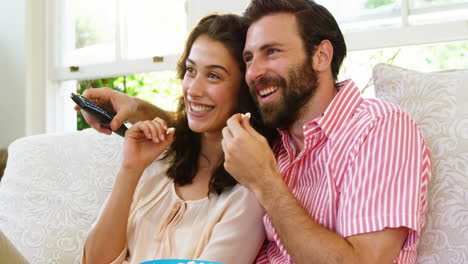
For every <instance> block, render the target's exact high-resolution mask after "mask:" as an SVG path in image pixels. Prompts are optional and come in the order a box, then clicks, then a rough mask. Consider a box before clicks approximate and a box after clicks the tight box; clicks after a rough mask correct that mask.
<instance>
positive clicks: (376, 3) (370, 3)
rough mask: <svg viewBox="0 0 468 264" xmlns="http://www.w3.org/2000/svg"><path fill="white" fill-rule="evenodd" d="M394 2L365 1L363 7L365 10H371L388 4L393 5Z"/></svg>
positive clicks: (392, 0)
mask: <svg viewBox="0 0 468 264" xmlns="http://www.w3.org/2000/svg"><path fill="white" fill-rule="evenodd" d="M394 2H395V0H367V1H366V3H365V5H364V6H365V7H366V8H369V9H371V8H377V7H381V6H385V5H388V4H393V3H394Z"/></svg>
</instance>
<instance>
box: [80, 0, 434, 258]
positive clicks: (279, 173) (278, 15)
mask: <svg viewBox="0 0 468 264" xmlns="http://www.w3.org/2000/svg"><path fill="white" fill-rule="evenodd" d="M244 15H245V17H246V20H247V21H248V23H249V24H250V26H249V29H248V33H247V41H246V45H245V50H244V60H245V62H246V64H247V73H246V81H247V83H248V84H249V87H250V90H251V94H252V96H253V98H254V100H256V101H257V103H258V107H259V109H260V111H261V113H262V118H263V119H264V122H266V123H267V124H269V125H270V126H271V127H275V128H278V131H279V133H280V138H278V140H277V142H276V143H275V144H274V145H273V150H271V149H270V147H269V145H268V144H267V142H266V140H265V139H264V138H263V137H262V136H261V135H259V134H258V133H257V132H256V131H255V130H254V129H252V127H251V126H250V125H249V122H248V118H246V117H244V116H242V115H240V114H238V115H234V116H233V117H232V118H231V119H230V120H229V121H228V124H227V127H226V128H225V129H224V130H223V136H224V139H223V150H224V152H225V159H226V161H225V168H226V169H227V170H228V171H229V172H230V173H231V175H232V176H233V177H235V178H236V179H237V180H238V181H239V182H240V183H241V184H243V185H245V186H247V187H248V188H250V189H251V190H252V191H253V192H254V193H255V195H256V197H257V199H258V200H259V201H260V203H261V204H262V205H263V207H264V208H265V210H266V215H265V217H264V224H265V229H266V232H267V237H268V239H267V241H266V242H265V245H264V247H263V248H262V250H261V252H260V253H259V256H258V259H257V263H293V262H294V263H415V262H416V248H417V245H418V242H419V235H420V231H421V229H422V227H423V225H424V220H425V217H424V215H425V212H426V208H427V184H428V181H429V177H430V167H431V164H430V158H429V152H428V149H427V146H426V144H425V142H424V140H423V139H422V137H421V136H420V133H419V131H418V129H417V127H416V125H415V124H414V122H413V121H412V120H411V119H410V118H409V117H408V116H407V115H406V114H405V113H403V112H402V111H401V110H400V109H399V108H398V107H396V106H394V105H391V104H389V103H384V102H381V101H378V100H375V99H373V100H365V99H363V98H361V96H360V93H359V90H358V88H357V87H356V86H355V84H354V83H353V82H352V81H351V80H348V81H345V82H342V83H336V78H337V75H338V72H339V68H340V66H341V63H342V60H343V58H344V57H345V55H346V46H345V43H344V40H343V36H342V34H341V31H340V29H339V27H338V25H337V24H336V22H335V19H334V18H333V16H332V15H331V14H330V13H329V12H328V11H327V10H326V9H325V8H323V7H322V6H320V5H317V4H315V3H314V2H313V1H308V0H253V1H252V2H251V4H250V5H249V7H248V8H247V10H246V12H245V14H244ZM93 93H94V95H93ZM103 94H106V96H96V92H93V91H92V92H89V93H88V95H86V94H85V96H88V97H92V98H101V99H103V102H106V103H110V104H112V107H113V108H114V109H116V111H117V116H116V117H115V118H114V120H113V122H112V124H111V127H112V128H115V129H116V128H118V127H119V125H120V124H121V123H122V122H123V121H124V120H127V119H129V120H130V121H131V122H133V121H132V120H136V119H143V114H142V113H145V115H146V118H151V117H150V116H155V115H159V116H161V115H163V114H164V113H161V112H160V111H158V110H157V109H155V108H154V107H153V106H150V105H149V104H147V103H144V102H141V101H135V99H133V98H130V97H126V96H120V95H119V96H116V95H113V93H112V92H111V91H109V90H107V92H105V93H104V92H103ZM141 109H145V110H144V111H142V110H141ZM137 113H139V114H137ZM137 115H139V116H138V117H136V116H137ZM93 126H94V127H95V128H97V129H98V130H100V131H101V132H105V133H110V131H109V130H105V129H103V128H102V127H99V126H96V124H93Z"/></svg>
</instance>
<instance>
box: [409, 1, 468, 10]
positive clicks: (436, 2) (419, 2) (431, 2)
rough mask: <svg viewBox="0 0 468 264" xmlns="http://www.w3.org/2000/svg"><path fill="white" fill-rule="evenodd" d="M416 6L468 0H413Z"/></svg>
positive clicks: (449, 3) (441, 4) (440, 4)
mask: <svg viewBox="0 0 468 264" xmlns="http://www.w3.org/2000/svg"><path fill="white" fill-rule="evenodd" d="M412 1H413V3H414V7H416V8H420V7H431V6H444V5H451V4H459V3H468V0H412Z"/></svg>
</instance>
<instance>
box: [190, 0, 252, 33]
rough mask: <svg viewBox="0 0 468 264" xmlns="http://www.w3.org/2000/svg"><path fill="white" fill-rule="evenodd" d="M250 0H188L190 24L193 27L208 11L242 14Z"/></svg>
mask: <svg viewBox="0 0 468 264" xmlns="http://www.w3.org/2000/svg"><path fill="white" fill-rule="evenodd" d="M249 2H250V0H232V1H220V0H189V1H188V3H187V4H188V9H187V12H188V26H189V28H192V27H193V26H194V25H195V24H196V23H197V22H198V20H200V19H201V18H202V17H204V16H205V15H207V14H208V13H212V12H217V13H223V12H229V13H235V14H238V15H242V13H243V12H244V9H245V8H246V7H247V5H248V3H249Z"/></svg>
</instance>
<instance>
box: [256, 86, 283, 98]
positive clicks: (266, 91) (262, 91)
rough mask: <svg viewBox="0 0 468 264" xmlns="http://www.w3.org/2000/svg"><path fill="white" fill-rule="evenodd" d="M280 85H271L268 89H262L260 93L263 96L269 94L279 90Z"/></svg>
mask: <svg viewBox="0 0 468 264" xmlns="http://www.w3.org/2000/svg"><path fill="white" fill-rule="evenodd" d="M278 89H279V88H278V86H275V87H270V88H268V89H264V90H260V91H258V93H259V94H260V95H261V96H267V95H269V94H271V93H273V92H275V91H278Z"/></svg>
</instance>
